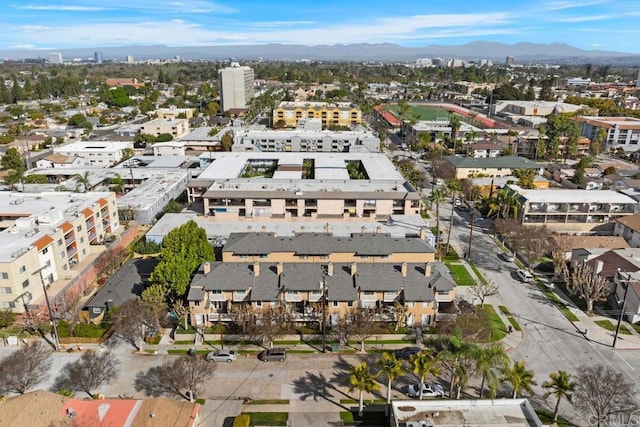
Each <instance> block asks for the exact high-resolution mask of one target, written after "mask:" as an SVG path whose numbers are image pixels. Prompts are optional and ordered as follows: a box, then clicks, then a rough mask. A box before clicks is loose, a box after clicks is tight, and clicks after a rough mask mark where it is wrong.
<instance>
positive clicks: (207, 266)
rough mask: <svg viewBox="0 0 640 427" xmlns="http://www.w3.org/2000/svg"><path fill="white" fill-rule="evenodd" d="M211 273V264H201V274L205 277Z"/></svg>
mask: <svg viewBox="0 0 640 427" xmlns="http://www.w3.org/2000/svg"><path fill="white" fill-rule="evenodd" d="M210 271H211V263H210V262H209V261H207V262H205V263H203V264H202V272H203V273H204V274H205V275H206V274H209V272H210Z"/></svg>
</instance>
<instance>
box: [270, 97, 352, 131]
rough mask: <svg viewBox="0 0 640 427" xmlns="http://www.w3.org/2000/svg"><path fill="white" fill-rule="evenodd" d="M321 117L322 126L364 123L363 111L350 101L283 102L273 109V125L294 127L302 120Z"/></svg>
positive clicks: (349, 125)
mask: <svg viewBox="0 0 640 427" xmlns="http://www.w3.org/2000/svg"><path fill="white" fill-rule="evenodd" d="M308 119H320V120H322V126H324V127H328V126H348V127H351V126H354V125H358V124H360V123H362V111H360V109H359V108H357V107H356V106H354V105H353V104H351V103H350V102H336V103H327V102H290V101H284V102H281V103H280V105H278V106H277V107H276V108H275V109H274V110H273V125H274V126H276V127H288V128H294V127H296V126H297V125H298V122H299V121H300V120H308Z"/></svg>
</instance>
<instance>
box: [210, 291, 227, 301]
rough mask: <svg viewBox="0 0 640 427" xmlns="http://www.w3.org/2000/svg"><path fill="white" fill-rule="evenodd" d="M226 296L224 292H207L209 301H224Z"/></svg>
mask: <svg viewBox="0 0 640 427" xmlns="http://www.w3.org/2000/svg"><path fill="white" fill-rule="evenodd" d="M226 300H227V297H226V295H225V294H224V293H222V292H220V293H213V292H210V293H209V301H226Z"/></svg>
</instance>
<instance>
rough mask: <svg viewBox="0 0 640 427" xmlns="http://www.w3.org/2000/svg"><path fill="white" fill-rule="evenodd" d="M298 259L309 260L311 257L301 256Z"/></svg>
mask: <svg viewBox="0 0 640 427" xmlns="http://www.w3.org/2000/svg"><path fill="white" fill-rule="evenodd" d="M298 258H300V259H309V257H308V256H306V255H300V256H299V257H298Z"/></svg>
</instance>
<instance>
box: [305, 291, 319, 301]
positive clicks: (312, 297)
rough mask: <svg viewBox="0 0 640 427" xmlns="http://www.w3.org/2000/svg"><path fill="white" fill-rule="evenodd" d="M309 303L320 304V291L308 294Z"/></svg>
mask: <svg viewBox="0 0 640 427" xmlns="http://www.w3.org/2000/svg"><path fill="white" fill-rule="evenodd" d="M308 299H309V302H320V300H321V299H322V291H317V292H316V291H314V292H309V297H308Z"/></svg>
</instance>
